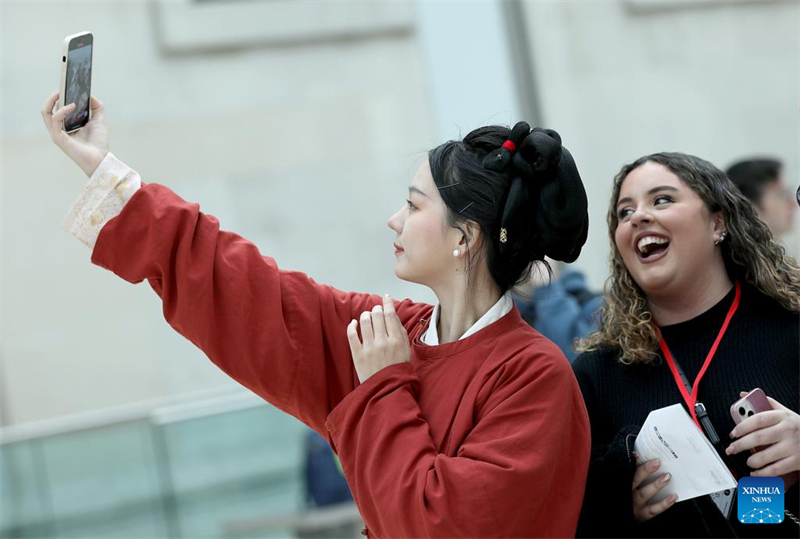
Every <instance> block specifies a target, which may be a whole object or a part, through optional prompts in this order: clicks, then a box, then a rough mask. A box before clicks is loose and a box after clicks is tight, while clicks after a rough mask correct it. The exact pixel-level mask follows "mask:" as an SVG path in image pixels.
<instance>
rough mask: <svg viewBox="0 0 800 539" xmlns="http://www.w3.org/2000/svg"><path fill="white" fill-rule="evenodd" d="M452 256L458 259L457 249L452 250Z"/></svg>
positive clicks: (458, 252) (459, 252)
mask: <svg viewBox="0 0 800 539" xmlns="http://www.w3.org/2000/svg"><path fill="white" fill-rule="evenodd" d="M453 256H454V257H456V258H458V257H459V256H461V251H459V250H458V249H453Z"/></svg>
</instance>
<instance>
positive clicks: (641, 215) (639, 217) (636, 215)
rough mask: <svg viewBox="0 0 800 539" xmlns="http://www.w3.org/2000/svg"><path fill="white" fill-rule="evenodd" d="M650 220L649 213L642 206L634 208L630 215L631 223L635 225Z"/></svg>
mask: <svg viewBox="0 0 800 539" xmlns="http://www.w3.org/2000/svg"><path fill="white" fill-rule="evenodd" d="M650 220H651V216H650V213H649V212H647V211H646V210H645V209H642V208H636V210H635V211H634V212H633V214H632V215H631V224H633V225H636V226H639V225H641V224H645V223H649V222H650Z"/></svg>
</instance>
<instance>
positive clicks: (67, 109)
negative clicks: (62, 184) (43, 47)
mask: <svg viewBox="0 0 800 539" xmlns="http://www.w3.org/2000/svg"><path fill="white" fill-rule="evenodd" d="M93 45H94V38H93V37H92V34H91V33H90V32H81V33H80V34H74V35H71V36H67V38H66V39H64V45H63V47H62V51H61V52H62V55H61V58H60V64H61V83H60V88H59V91H58V92H54V93H53V94H52V95H51V96H50V97H48V98H47V100H46V101H45V103H44V106H43V107H42V111H41V113H42V120H43V121H44V124H45V126H46V127H47V131H48V132H49V134H50V138H51V139H52V141H53V142H54V143H55V144H56V146H58V147H59V148H61V150H62V151H63V152H64V153H65V154H67V156H68V157H69V158H70V159H72V160H73V161H74V162H75V163H76V164H77V165H78V166H80V167H81V169H82V170H83V171H84V172H85V173H86V175H87V176H91V175H92V174H93V173H94V171H95V170H96V169H97V167H98V165H99V164H100V163H101V162H102V160H103V158H105V156H106V154H108V150H109V144H108V129H107V128H106V124H105V113H104V108H103V103H101V102H100V100H98V99H96V98H95V97H94V96H93V95H92V94H91V80H92V48H93ZM65 105H66V106H65Z"/></svg>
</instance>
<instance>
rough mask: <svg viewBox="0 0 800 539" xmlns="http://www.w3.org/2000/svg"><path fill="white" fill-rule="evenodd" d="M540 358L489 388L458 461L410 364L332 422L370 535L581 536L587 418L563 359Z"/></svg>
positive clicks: (366, 387)
mask: <svg viewBox="0 0 800 539" xmlns="http://www.w3.org/2000/svg"><path fill="white" fill-rule="evenodd" d="M542 356H546V354H541V355H538V357H537V355H536V354H535V355H534V356H533V357H530V356H529V357H527V358H518V359H514V360H510V361H509V362H508V363H507V364H506V365H504V366H503V367H502V368H501V369H500V370H499V375H498V376H496V377H494V378H493V379H492V380H491V381H489V382H488V383H487V384H488V387H489V388H490V394H489V396H488V399H487V400H486V402H485V404H484V405H483V406H482V407H481V411H480V412H479V413H478V414H477V418H476V420H475V421H476V422H475V426H474V428H473V430H472V431H471V432H470V433H469V434H468V436H467V437H466V438H465V439H464V441H463V443H462V444H461V446H460V447H459V448H458V450H457V454H456V456H446V455H443V454H440V453H438V452H437V450H436V447H435V446H434V443H433V441H432V440H431V436H430V431H429V427H428V423H427V422H426V418H425V417H424V415H423V413H422V411H421V410H420V408H419V406H418V404H417V400H416V395H417V392H418V390H419V379H418V378H417V375H416V374H415V373H414V372H413V371H412V369H411V367H410V366H409V365H408V364H399V365H393V366H391V367H389V368H387V369H384V370H383V371H381V372H379V373H377V374H376V375H375V376H373V377H371V378H370V379H368V380H367V381H366V382H365V383H364V384H363V385H362V386H360V387H359V388H358V389H356V390H355V391H354V392H352V393H351V394H350V395H348V396H347V397H346V398H345V399H344V400H343V401H342V402H341V403H340V404H339V406H338V407H337V408H336V409H334V410H333V412H332V413H331V416H330V417H329V418H328V429H329V432H330V434H331V438H332V440H333V442H334V444H335V446H336V448H337V449H338V452H339V457H340V459H341V461H342V465H343V469H344V471H345V474H346V476H347V478H348V483H349V484H350V486H351V490H352V491H353V495H354V497H355V499H356V502H357V503H358V506H359V509H360V510H361V514H362V516H363V517H364V520H365V522H366V523H367V525H368V527H369V529H370V531H371V532H372V534H374V535H375V536H376V537H382V538H386V537H569V536H574V534H575V528H576V525H577V520H578V514H579V512H580V507H581V502H582V500H583V491H584V487H585V481H586V473H587V469H588V464H589V453H590V445H591V444H590V435H589V423H588V417H587V415H586V408H585V406H584V405H583V400H582V398H581V395H580V390H579V389H578V385H577V382H576V381H575V377H574V375H573V374H572V371H571V369H570V367H569V364H568V363H567V361H566V359H564V358H563V356H562V357H561V358H560V361H555V362H554V361H552V358H549V357H542ZM540 365H543V366H540Z"/></svg>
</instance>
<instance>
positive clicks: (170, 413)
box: [0, 388, 266, 446]
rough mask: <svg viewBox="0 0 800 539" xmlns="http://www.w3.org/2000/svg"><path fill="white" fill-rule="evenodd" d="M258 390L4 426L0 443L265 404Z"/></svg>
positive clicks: (217, 392)
mask: <svg viewBox="0 0 800 539" xmlns="http://www.w3.org/2000/svg"><path fill="white" fill-rule="evenodd" d="M265 404H266V402H265V401H263V400H261V399H260V398H259V397H258V396H256V395H255V394H253V393H251V392H249V391H246V390H243V389H235V390H231V389H230V388H224V389H214V390H209V391H202V392H195V393H192V394H188V395H183V396H180V397H170V398H166V399H154V400H150V401H144V402H138V403H134V404H126V405H122V406H116V407H113V408H106V409H103V410H93V411H90V412H80V413H76V414H71V415H68V416H62V417H57V418H52V419H44V420H40V421H32V422H30V423H22V424H19V425H11V426H8V427H3V428H0V446H2V445H5V444H11V443H18V442H25V441H30V440H36V439H41V438H48V437H51V436H58V435H62V434H72V433H76V432H82V431H89V430H96V429H102V428H108V427H115V426H119V425H123V424H127V423H135V422H139V421H145V422H152V423H156V424H159V425H165V424H169V423H174V422H177V421H184V420H187V419H196V418H201V417H207V416H213V415H218V414H222V413H226V412H230V411H235V410H242V409H246V408H253V407H256V406H261V405H265Z"/></svg>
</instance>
